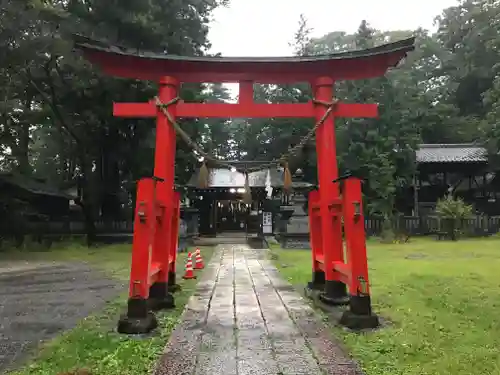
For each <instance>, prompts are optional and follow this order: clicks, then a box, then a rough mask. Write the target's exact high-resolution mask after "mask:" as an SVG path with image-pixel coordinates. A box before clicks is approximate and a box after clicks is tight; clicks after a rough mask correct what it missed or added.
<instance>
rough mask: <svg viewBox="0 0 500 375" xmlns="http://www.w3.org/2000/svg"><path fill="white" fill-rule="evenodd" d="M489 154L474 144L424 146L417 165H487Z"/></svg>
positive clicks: (419, 152) (419, 151) (420, 149)
mask: <svg viewBox="0 0 500 375" xmlns="http://www.w3.org/2000/svg"><path fill="white" fill-rule="evenodd" d="M485 162H488V153H487V151H486V149H485V148H484V147H480V146H477V145H474V144H422V145H420V147H419V149H418V150H417V163H421V164H422V163H485Z"/></svg>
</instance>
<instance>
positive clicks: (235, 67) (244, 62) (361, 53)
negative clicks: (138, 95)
mask: <svg viewBox="0 0 500 375" xmlns="http://www.w3.org/2000/svg"><path fill="white" fill-rule="evenodd" d="M75 47H76V48H77V49H79V50H81V51H82V52H83V53H84V56H85V57H86V58H87V59H88V60H89V61H90V62H92V63H93V64H96V65H98V66H100V67H101V68H102V70H103V71H104V72H105V73H107V74H110V75H113V76H117V77H123V78H133V79H141V80H151V81H158V80H159V79H160V78H161V77H164V76H172V77H175V78H176V79H178V80H179V81H180V82H241V81H253V82H260V83H294V82H311V81H313V80H315V79H316V78H318V77H331V78H332V79H333V80H355V79H367V78H374V77H379V76H382V75H384V74H385V72H386V71H387V70H388V69H389V68H391V67H394V66H396V65H397V64H398V63H399V62H400V61H401V60H402V59H403V58H405V57H406V55H407V54H408V52H410V51H412V50H414V49H415V37H411V38H408V39H404V40H400V41H397V42H394V43H387V44H383V45H380V46H378V47H374V48H369V49H364V50H355V51H348V52H341V53H334V54H330V55H318V56H308V57H207V56H190V57H186V56H178V55H168V54H166V55H162V54H155V53H152V52H142V51H136V50H131V49H126V48H121V47H118V46H109V45H105V44H103V43H101V42H99V41H96V40H92V39H88V38H85V37H81V36H75Z"/></svg>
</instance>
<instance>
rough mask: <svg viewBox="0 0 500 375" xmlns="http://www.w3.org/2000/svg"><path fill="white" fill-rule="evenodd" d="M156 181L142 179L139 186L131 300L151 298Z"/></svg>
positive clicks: (131, 272)
mask: <svg viewBox="0 0 500 375" xmlns="http://www.w3.org/2000/svg"><path fill="white" fill-rule="evenodd" d="M153 195H154V181H153V180H152V179H150V178H145V179H142V180H140V181H139V182H138V184H137V203H136V207H135V217H134V218H135V220H134V239H133V245H132V266H131V269H130V285H129V297H130V298H143V299H147V298H148V296H149V272H150V263H151V251H152V235H153V231H154V222H155V221H156V219H155V218H154V209H153V200H152V199H151V197H152V196H153Z"/></svg>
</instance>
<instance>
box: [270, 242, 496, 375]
mask: <svg viewBox="0 0 500 375" xmlns="http://www.w3.org/2000/svg"><path fill="white" fill-rule="evenodd" d="M273 253H274V256H273V259H275V262H276V265H277V266H278V268H279V269H280V272H281V273H282V275H283V276H284V277H285V278H287V279H288V280H289V281H290V282H291V283H292V284H294V285H300V287H301V288H303V286H304V285H305V283H306V282H307V281H310V277H311V255H310V251H304V250H281V249H273ZM368 257H369V268H370V279H371V283H372V301H373V307H374V310H375V311H376V312H377V313H380V315H382V316H384V317H387V318H389V319H390V320H391V321H392V322H393V324H392V325H391V326H389V327H387V328H384V329H382V330H380V331H377V332H372V333H367V334H355V333H348V332H345V331H343V330H341V329H339V328H333V329H334V331H335V332H336V333H337V335H338V336H339V337H341V338H342V339H343V340H344V342H345V344H346V347H347V348H348V349H349V350H350V351H351V353H352V355H353V356H354V357H355V358H356V359H357V360H358V361H359V362H360V364H361V365H362V366H363V368H364V369H365V371H366V373H367V375H379V374H380V375H382V374H384V375H396V374H398V375H400V374H401V375H402V374H405V375H412V374H414V375H417V374H418V375H427V374H428V375H444V374H453V375H471V374H489V375H496V374H500V354H499V353H500V352H499V348H500V240H499V239H479V240H463V241H459V242H444V241H435V240H432V239H413V240H412V242H411V243H408V244H402V245H385V244H380V243H377V242H369V243H368Z"/></svg>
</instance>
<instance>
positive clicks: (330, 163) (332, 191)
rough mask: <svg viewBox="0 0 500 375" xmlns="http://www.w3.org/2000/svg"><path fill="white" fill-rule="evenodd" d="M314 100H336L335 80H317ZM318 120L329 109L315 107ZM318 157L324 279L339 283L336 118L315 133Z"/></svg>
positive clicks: (340, 236) (339, 231)
mask: <svg viewBox="0 0 500 375" xmlns="http://www.w3.org/2000/svg"><path fill="white" fill-rule="evenodd" d="M314 97H315V98H316V99H317V100H319V101H324V102H328V101H330V100H331V98H332V97H333V81H332V80H331V79H330V78H328V77H323V78H320V79H318V80H317V82H316V85H315V86H314ZM315 111H316V121H319V120H320V119H321V118H323V116H324V114H325V111H326V107H325V106H323V105H316V108H315ZM316 155H317V158H318V159H317V164H318V182H319V186H320V189H319V204H320V215H321V245H320V246H321V248H322V249H323V256H324V258H325V264H326V266H325V279H326V280H327V281H335V280H337V281H339V279H338V277H337V278H336V277H335V276H336V275H335V273H334V272H333V268H332V267H331V265H332V263H333V262H335V261H343V260H344V259H343V243H342V223H341V220H340V217H332V214H331V212H330V205H331V204H332V203H334V202H336V201H338V199H339V188H338V185H337V184H334V183H333V180H334V179H336V178H337V177H338V167H337V153H336V144H335V124H334V117H333V115H329V116H328V117H327V118H326V120H325V121H324V122H323V125H321V126H320V127H319V128H318V129H317V130H316Z"/></svg>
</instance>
